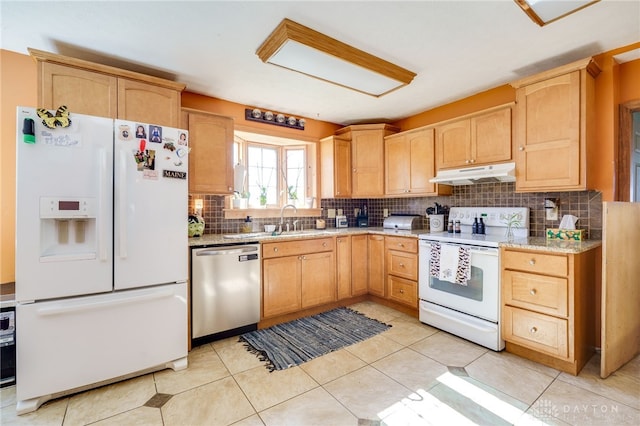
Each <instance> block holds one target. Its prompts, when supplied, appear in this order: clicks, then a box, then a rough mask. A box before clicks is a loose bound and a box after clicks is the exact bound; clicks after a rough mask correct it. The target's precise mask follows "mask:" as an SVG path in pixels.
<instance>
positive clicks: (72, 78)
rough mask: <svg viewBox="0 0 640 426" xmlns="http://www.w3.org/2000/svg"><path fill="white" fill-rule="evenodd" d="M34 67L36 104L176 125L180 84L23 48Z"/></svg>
mask: <svg viewBox="0 0 640 426" xmlns="http://www.w3.org/2000/svg"><path fill="white" fill-rule="evenodd" d="M29 53H30V54H31V56H32V57H33V58H34V59H35V60H36V62H37V66H38V106H39V107H42V108H47V109H56V108H58V107H59V106H61V105H66V106H67V107H68V108H69V111H70V112H71V113H72V114H73V113H78V114H89V115H96V116H100V117H110V118H119V119H123V120H131V121H140V122H145V123H152V124H159V125H162V126H170V127H179V125H180V93H181V92H182V91H183V90H184V88H185V85H184V84H182V83H176V82H173V81H169V80H165V79H162V78H158V77H153V76H149V75H145V74H140V73H136V72H132V71H128V70H123V69H119V68H115V67H111V66H107V65H102V64H96V63H93V62H89V61H85V60H81V59H76V58H70V57H68V56H62V55H56V54H53V53H48V52H43V51H40V50H35V49H29Z"/></svg>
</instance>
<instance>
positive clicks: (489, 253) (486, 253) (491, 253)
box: [462, 246, 500, 257]
mask: <svg viewBox="0 0 640 426" xmlns="http://www.w3.org/2000/svg"><path fill="white" fill-rule="evenodd" d="M462 247H464V246H462ZM467 248H469V249H471V250H470V253H471V254H481V255H484V256H495V257H498V254H499V253H500V251H499V250H498V249H478V248H477V247H474V248H471V247H467Z"/></svg>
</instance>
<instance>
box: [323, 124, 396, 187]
mask: <svg viewBox="0 0 640 426" xmlns="http://www.w3.org/2000/svg"><path fill="white" fill-rule="evenodd" d="M399 130H400V129H398V128H397V127H393V126H390V125H388V124H358V125H353V126H348V127H345V128H342V129H340V130H338V131H337V132H336V134H335V135H336V136H338V137H340V138H342V139H347V140H349V141H350V143H351V196H352V197H353V198H366V197H383V196H384V138H385V137H386V136H389V135H392V134H394V133H397V132H398V131H399Z"/></svg>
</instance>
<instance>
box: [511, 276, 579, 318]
mask: <svg viewBox="0 0 640 426" xmlns="http://www.w3.org/2000/svg"><path fill="white" fill-rule="evenodd" d="M502 282H503V286H502V291H503V292H504V303H505V304H507V305H512V306H518V307H521V308H526V309H530V310H533V311H537V312H541V313H543V314H551V315H557V316H563V317H566V316H567V312H568V298H567V288H568V282H567V279H566V278H559V277H549V276H546V275H536V274H528V273H526V272H516V271H504V272H503V274H502Z"/></svg>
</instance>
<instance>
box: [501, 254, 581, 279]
mask: <svg viewBox="0 0 640 426" xmlns="http://www.w3.org/2000/svg"><path fill="white" fill-rule="evenodd" d="M568 263H569V261H568V259H567V256H565V255H554V254H545V253H537V252H536V253H534V252H522V251H511V250H505V251H504V252H503V256H502V267H503V268H505V269H516V270H519V271H526V272H535V273H539V274H546V275H558V276H562V277H566V276H567V274H568Z"/></svg>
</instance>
